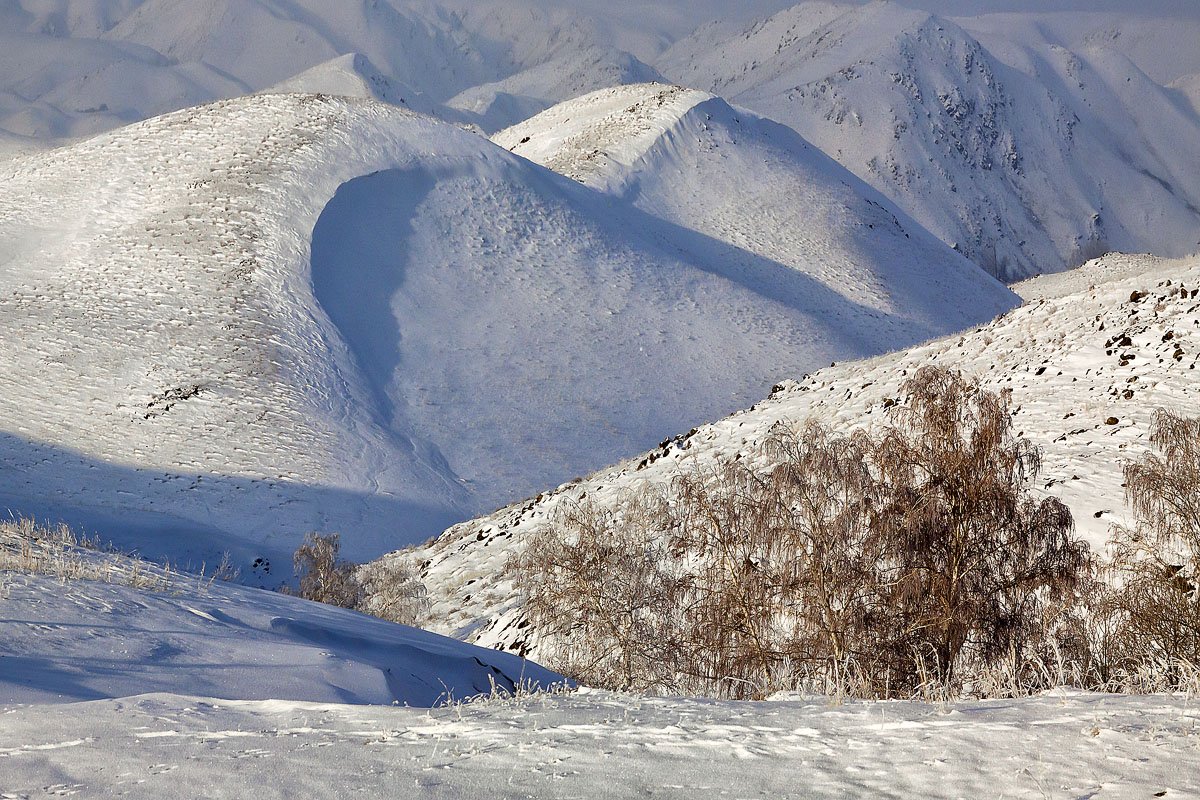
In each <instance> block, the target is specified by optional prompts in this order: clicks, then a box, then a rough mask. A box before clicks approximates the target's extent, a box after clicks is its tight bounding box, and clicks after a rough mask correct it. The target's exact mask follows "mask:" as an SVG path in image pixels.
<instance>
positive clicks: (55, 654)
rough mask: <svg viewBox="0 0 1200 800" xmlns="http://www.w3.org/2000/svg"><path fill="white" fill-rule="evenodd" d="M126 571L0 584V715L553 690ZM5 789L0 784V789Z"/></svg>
mask: <svg viewBox="0 0 1200 800" xmlns="http://www.w3.org/2000/svg"><path fill="white" fill-rule="evenodd" d="M139 569H141V570H142V573H141V575H140V576H139V578H138V582H139V583H140V584H142V585H140V586H139V587H138V588H134V587H132V586H129V585H127V583H126V582H124V581H121V580H117V581H116V582H112V583H104V582H98V581H93V580H65V581H64V580H60V579H58V578H56V577H48V576H43V575H25V574H12V573H0V705H12V704H14V703H25V704H28V703H34V704H46V703H72V702H78V701H81V700H95V699H99V698H121V697H127V696H130V695H137V694H144V693H147V692H170V693H174V694H193V695H203V696H205V697H209V698H223V699H234V700H303V701H311V702H328V703H367V704H374V705H390V704H392V703H401V704H407V705H412V706H431V705H435V704H438V703H445V702H447V701H450V700H461V699H463V698H467V697H471V696H473V695H477V694H479V693H484V694H490V693H491V692H492V691H493V690H495V691H512V690H513V689H514V687H518V686H522V685H530V686H532V685H540V686H552V685H554V684H556V683H559V682H561V678H559V677H558V676H556V675H554V674H553V673H551V672H549V671H548V670H545V669H543V668H541V667H539V666H537V665H536V664H533V663H531V662H527V661H524V660H522V659H519V658H515V657H514V656H512V655H510V654H508V653H500V652H498V651H496V650H487V649H483V648H479V647H472V646H470V645H466V644H464V643H462V642H458V641H455V640H453V639H447V638H445V637H442V636H437V635H435V634H432V633H428V632H426V631H423V630H419V629H416V628H408V627H405V626H403V625H396V624H393V623H389V622H384V621H383V620H379V619H375V618H374V617H368V616H364V615H362V614H356V613H354V612H351V611H346V610H344V609H340V608H334V607H333V606H327V605H323V604H320V603H312V602H309V601H307V600H301V599H299V598H295V597H288V596H286V595H282V594H278V593H276V592H269V591H266V590H263V589H251V588H247V587H243V586H239V585H237V584H232V583H223V582H221V581H215V582H214V581H212V580H208V579H203V578H200V577H195V576H192V575H188V574H185V573H177V572H171V573H167V572H165V571H163V570H161V569H157V568H155V567H153V566H152V565H143V566H141V567H140V568H139ZM145 584H150V585H149V586H146V585H145ZM6 728H7V726H6V725H5V724H4V723H3V722H0V730H5V729H6ZM5 774H6V773H5V770H3V769H0V776H3V775H5ZM8 788H11V787H8V786H5V785H4V784H3V780H2V779H0V791H3V790H5V789H8Z"/></svg>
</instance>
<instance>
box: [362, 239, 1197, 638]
mask: <svg viewBox="0 0 1200 800" xmlns="http://www.w3.org/2000/svg"><path fill="white" fill-rule="evenodd" d="M1017 289H1018V291H1020V293H1021V294H1022V296H1024V297H1025V298H1026V303H1025V305H1023V306H1022V307H1021V308H1018V309H1016V310H1014V311H1011V312H1009V313H1008V314H1005V315H1004V316H1002V317H999V318H998V319H996V320H995V321H993V322H990V323H988V324H986V325H983V326H981V327H979V328H977V329H975V330H973V331H970V332H967V333H965V334H962V335H955V336H950V337H946V338H943V339H939V340H936V341H932V342H929V343H927V344H924V345H920V346H918V347H914V348H911V349H908V350H905V351H902V352H898V353H895V354H891V355H885V356H880V357H877V358H873V359H868V360H864V361H852V362H846V363H839V364H837V365H836V366H833V367H828V368H826V369H822V370H820V371H817V372H814V373H812V374H811V375H808V376H804V377H802V376H800V375H796V376H795V377H796V378H797V380H796V381H788V382H786V383H785V384H783V385H782V386H781V387H780V388H779V389H778V390H777V391H775V392H773V393H772V394H771V396H770V397H769V398H768V399H766V400H764V401H762V402H759V403H757V404H756V405H755V406H753V407H752V408H750V409H748V410H745V411H741V412H739V413H737V414H734V415H733V416H731V417H728V418H727V419H724V420H721V421H719V422H715V423H713V424H710V425H704V426H701V427H699V428H697V429H696V430H694V431H692V432H691V433H687V434H682V433H681V435H680V436H677V437H675V438H674V439H672V440H670V441H668V442H665V443H664V446H663V447H661V448H659V449H658V450H655V451H653V452H651V453H647V454H645V455H643V456H641V457H636V458H634V459H631V460H628V461H625V462H622V463H620V464H617V465H615V466H613V467H611V468H609V469H606V470H602V471H600V472H597V473H596V474H594V475H592V476H590V477H589V478H587V479H586V480H584V481H581V482H576V483H572V484H568V485H564V486H562V487H560V488H559V489H557V490H556V491H554V492H550V493H547V494H546V495H545V496H543V497H541V498H539V499H537V500H536V501H529V502H526V503H518V504H515V505H513V506H510V507H509V508H507V509H502V510H500V511H498V512H496V513H495V514H493V515H490V516H488V517H483V518H481V519H478V520H474V521H472V522H469V523H464V524H461V525H457V526H455V527H453V528H451V529H449V530H448V531H446V532H445V533H443V534H442V535H441V536H440V537H439V538H437V539H436V540H434V541H433V542H431V543H429V544H428V545H425V546H423V547H420V548H415V549H412V550H410V551H406V552H404V553H403V554H399V555H393V556H387V557H385V559H384V560H385V561H386V560H387V559H391V558H397V557H401V558H404V559H410V560H413V561H415V562H416V563H419V564H423V567H422V574H423V579H424V581H425V585H426V586H427V588H428V589H429V592H430V597H431V599H432V601H433V604H432V612H431V614H430V624H431V627H432V629H434V630H438V631H441V632H444V633H447V634H450V635H453V636H456V637H458V638H463V639H466V640H468V641H473V642H476V643H479V644H484V645H486V646H495V647H502V648H506V649H513V650H517V651H520V652H523V653H529V654H530V655H531V657H533V658H536V657H537V646H538V643H537V641H536V639H532V638H531V637H530V636H529V634H528V633H526V631H525V628H526V626H525V625H522V624H521V620H522V617H521V609H520V600H519V597H518V596H517V594H516V593H515V591H514V588H513V586H512V583H511V581H509V580H508V579H507V578H506V577H505V576H504V565H505V564H506V562H507V560H508V558H509V557H510V556H511V554H512V553H514V552H516V551H517V550H518V549H519V548H520V547H521V546H522V542H523V540H524V537H525V536H527V535H528V534H529V532H531V531H534V530H537V529H538V528H539V527H540V526H543V525H545V524H547V521H548V520H549V519H550V518H551V516H552V514H553V513H554V509H555V507H556V506H557V505H558V504H559V503H560V502H563V501H564V500H566V501H570V500H573V499H577V498H580V497H582V496H584V495H586V496H587V497H588V499H589V501H590V502H594V503H601V504H603V503H615V502H619V500H620V499H621V497H622V493H623V492H625V491H627V490H628V489H630V488H634V487H638V486H641V485H644V484H646V483H648V482H649V483H654V482H664V481H670V480H671V478H672V476H674V475H675V474H677V472H678V470H680V469H681V468H682V469H687V468H688V467H689V465H691V464H694V463H699V464H703V463H705V462H707V461H710V460H712V459H717V458H724V459H733V458H736V457H739V456H741V455H752V454H753V453H754V452H755V451H756V448H757V447H758V445H759V443H761V442H762V441H764V439H765V438H766V437H767V436H768V434H769V431H770V429H771V427H772V426H773V425H775V424H776V423H777V422H779V421H781V420H782V421H785V422H789V423H801V422H803V421H804V420H806V419H810V418H811V419H815V420H817V421H820V422H823V423H825V424H826V425H829V426H832V427H834V428H840V429H843V430H844V429H848V428H849V427H852V426H860V425H868V426H869V425H874V424H880V423H882V422H883V421H885V420H886V414H885V408H886V405H887V404H888V403H890V402H891V401H893V400H896V399H898V398H899V385H900V383H901V382H902V381H903V380H904V379H905V377H906V376H909V375H911V374H913V373H914V372H915V371H916V370H917V369H918V368H920V367H921V366H924V365H927V364H935V365H940V366H943V367H947V368H952V369H958V370H962V371H963V372H964V373H965V374H966V375H967V376H969V377H974V378H978V379H979V380H980V381H981V383H982V384H983V385H984V386H985V387H987V388H990V389H992V390H995V391H1000V390H1011V392H1012V403H1013V408H1014V410H1015V415H1014V417H1013V426H1014V429H1015V431H1016V432H1017V433H1019V434H1020V435H1023V436H1025V437H1026V438H1028V439H1030V440H1031V441H1033V442H1034V443H1035V444H1037V445H1038V446H1039V447H1041V448H1042V465H1043V466H1042V472H1041V474H1040V475H1039V477H1038V485H1036V486H1035V487H1033V488H1034V489H1035V490H1036V491H1039V492H1044V493H1046V494H1050V495H1054V496H1057V497H1059V498H1061V499H1062V500H1063V502H1065V503H1066V504H1067V505H1068V506H1069V507H1070V509H1071V511H1072V514H1073V515H1074V518H1075V524H1076V526H1077V529H1078V532H1079V534H1080V535H1081V536H1082V537H1083V538H1084V539H1085V540H1087V541H1088V542H1089V543H1090V544H1091V545H1092V547H1093V548H1094V549H1095V550H1097V551H1098V552H1101V553H1103V552H1104V550H1105V545H1106V542H1107V538H1108V534H1109V530H1110V526H1111V525H1112V524H1114V523H1120V522H1124V521H1127V519H1128V518H1127V511H1126V507H1125V503H1124V491H1123V489H1122V487H1121V484H1122V475H1121V470H1122V467H1123V464H1124V462H1125V461H1126V460H1129V459H1132V458H1134V457H1136V456H1137V455H1139V454H1140V453H1141V452H1143V451H1145V450H1146V449H1147V448H1148V447H1149V442H1148V438H1147V437H1148V432H1149V427H1150V421H1151V418H1152V416H1153V413H1154V410H1155V409H1156V408H1158V407H1165V408H1170V409H1176V410H1179V411H1182V412H1184V413H1193V409H1195V408H1196V406H1197V403H1198V402H1200V371H1198V370H1197V364H1198V363H1200V260H1198V259H1196V258H1192V259H1184V260H1180V261H1162V260H1159V259H1155V258H1152V257H1149V256H1124V255H1119V254H1113V255H1110V256H1106V257H1104V258H1102V259H1099V260H1098V261H1095V262H1092V263H1091V264H1088V265H1087V266H1085V267H1084V268H1082V269H1079V270H1075V271H1072V272H1066V273H1062V274H1059V275H1052V276H1044V277H1041V278H1038V279H1035V280H1034V281H1031V282H1029V283H1026V284H1020V285H1018V287H1017ZM1126 337H1128V338H1126Z"/></svg>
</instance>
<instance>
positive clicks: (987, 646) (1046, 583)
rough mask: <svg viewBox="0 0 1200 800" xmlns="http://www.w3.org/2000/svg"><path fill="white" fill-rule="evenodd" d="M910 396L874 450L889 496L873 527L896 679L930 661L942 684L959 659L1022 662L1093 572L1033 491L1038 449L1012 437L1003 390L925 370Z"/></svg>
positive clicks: (1070, 532) (1052, 503)
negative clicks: (908, 667)
mask: <svg viewBox="0 0 1200 800" xmlns="http://www.w3.org/2000/svg"><path fill="white" fill-rule="evenodd" d="M903 391H904V394H905V395H906V396H907V403H906V404H905V405H904V406H901V407H898V408H897V410H896V413H895V414H894V416H895V417H897V418H898V419H897V423H896V424H895V425H894V426H892V427H891V428H890V429H889V430H887V431H886V432H885V433H884V435H883V437H882V439H881V440H880V441H879V444H878V446H877V448H876V449H875V455H876V464H877V466H878V469H879V473H880V479H881V480H882V481H883V483H884V490H883V497H884V498H885V502H884V504H883V507H882V508H881V509H880V512H879V514H878V517H877V519H876V521H875V525H876V528H877V530H878V531H879V534H880V535H881V536H882V537H883V538H884V540H885V544H884V545H883V546H882V547H881V550H883V551H884V552H885V553H886V556H885V559H884V568H885V571H886V576H885V580H884V581H883V583H884V585H885V586H886V587H887V589H886V601H885V602H884V603H883V605H882V607H883V608H884V609H887V610H888V612H889V613H888V614H887V615H886V618H885V619H884V620H881V621H882V622H883V624H884V625H885V626H886V628H887V630H890V631H892V641H890V642H889V643H888V645H889V646H888V651H889V652H890V654H891V655H892V656H893V657H894V658H897V661H898V663H897V664H895V665H894V668H893V669H894V672H895V678H896V679H898V680H900V681H901V683H903V684H912V683H913V681H914V678H915V677H916V676H914V675H911V674H904V672H905V663H906V662H911V658H910V657H909V656H908V654H907V653H906V652H905V651H915V652H919V653H921V654H923V655H925V656H927V657H928V659H929V661H928V663H929V665H930V666H931V668H932V670H933V676H932V677H933V678H934V679H935V680H937V681H940V682H944V683H947V684H952V683H953V681H954V680H955V677H956V676H955V671H956V669H957V668H958V667H959V666H960V665H961V666H966V667H968V668H970V667H971V666H974V667H977V668H982V667H986V666H987V665H991V664H995V663H997V662H998V661H1000V660H1008V661H1009V662H1010V664H1011V665H1012V668H1016V666H1017V665H1019V664H1020V662H1021V661H1022V660H1024V659H1025V658H1027V657H1028V654H1029V652H1030V649H1031V648H1032V647H1038V646H1045V645H1047V644H1048V641H1047V635H1048V634H1049V633H1051V632H1052V628H1053V625H1052V623H1051V620H1052V619H1053V618H1054V617H1056V616H1058V613H1057V612H1058V611H1060V610H1062V606H1063V604H1064V602H1065V603H1066V605H1067V606H1070V605H1072V601H1073V598H1074V597H1075V594H1076V592H1077V590H1078V589H1079V587H1080V585H1081V581H1082V580H1083V578H1084V577H1085V576H1086V575H1087V573H1088V571H1089V567H1090V554H1089V550H1088V548H1087V545H1086V544H1085V543H1084V542H1082V541H1081V540H1079V539H1077V538H1076V537H1075V536H1074V521H1073V520H1072V517H1071V513H1070V511H1069V510H1068V509H1067V507H1066V506H1065V505H1063V503H1062V502H1061V501H1059V500H1058V499H1057V498H1046V499H1043V500H1040V501H1036V500H1034V499H1032V498H1031V497H1030V496H1029V495H1028V493H1027V489H1028V486H1029V485H1030V483H1031V482H1032V481H1033V480H1034V479H1035V478H1036V477H1037V474H1038V471H1039V469H1040V467H1041V458H1040V454H1039V452H1038V449H1037V447H1036V446H1035V445H1034V444H1033V443H1032V442H1030V441H1028V440H1026V439H1022V438H1018V437H1015V436H1014V435H1013V433H1012V415H1011V412H1010V409H1009V399H1008V395H1007V393H1002V394H996V393H993V392H989V391H987V390H985V389H983V388H982V387H980V386H979V384H978V383H976V382H971V381H968V380H966V379H965V378H963V376H962V375H961V374H960V373H956V372H950V371H947V370H943V369H938V368H934V367H925V368H922V369H921V370H919V371H918V372H917V373H916V375H915V376H913V377H912V378H910V379H909V380H908V381H906V382H905V384H904V385H903Z"/></svg>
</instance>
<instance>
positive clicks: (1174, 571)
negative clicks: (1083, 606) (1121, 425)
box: [1099, 409, 1200, 683]
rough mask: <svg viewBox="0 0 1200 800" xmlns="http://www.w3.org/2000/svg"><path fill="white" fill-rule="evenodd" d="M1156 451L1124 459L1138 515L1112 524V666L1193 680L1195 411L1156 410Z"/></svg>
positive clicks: (1197, 623) (1198, 472) (1197, 502)
mask: <svg viewBox="0 0 1200 800" xmlns="http://www.w3.org/2000/svg"><path fill="white" fill-rule="evenodd" d="M1150 443H1151V445H1152V447H1153V451H1151V452H1147V453H1145V454H1144V455H1142V457H1141V458H1139V459H1137V460H1136V461H1133V462H1130V463H1129V464H1127V465H1126V466H1125V494H1126V499H1127V500H1128V502H1129V505H1130V507H1131V508H1132V510H1133V513H1134V516H1135V519H1136V522H1135V523H1134V524H1133V525H1132V526H1130V527H1125V526H1116V527H1114V529H1113V532H1112V539H1111V541H1110V545H1111V547H1112V550H1113V562H1112V572H1113V583H1114V584H1115V586H1114V588H1113V589H1112V590H1111V591H1110V592H1108V593H1107V594H1106V596H1105V597H1104V598H1103V601H1102V603H1101V604H1100V610H1101V612H1102V615H1103V616H1106V617H1107V628H1108V630H1107V631H1106V633H1107V635H1106V636H1105V637H1103V638H1102V639H1101V646H1100V648H1099V649H1100V650H1102V652H1103V653H1104V655H1105V657H1106V660H1107V662H1108V668H1109V671H1110V672H1112V673H1116V674H1117V675H1120V674H1137V673H1145V672H1147V671H1151V672H1158V673H1160V674H1161V675H1163V676H1165V680H1167V682H1168V683H1170V682H1172V681H1173V680H1174V679H1173V678H1172V677H1171V676H1177V677H1179V678H1181V679H1183V680H1185V681H1187V680H1193V679H1194V673H1195V665H1200V590H1198V588H1197V582H1198V581H1200V418H1187V417H1184V416H1182V415H1179V414H1177V413H1173V412H1170V411H1166V410H1162V409H1160V410H1158V411H1157V412H1156V413H1155V415H1154V421H1153V425H1152V427H1151V432H1150Z"/></svg>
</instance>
